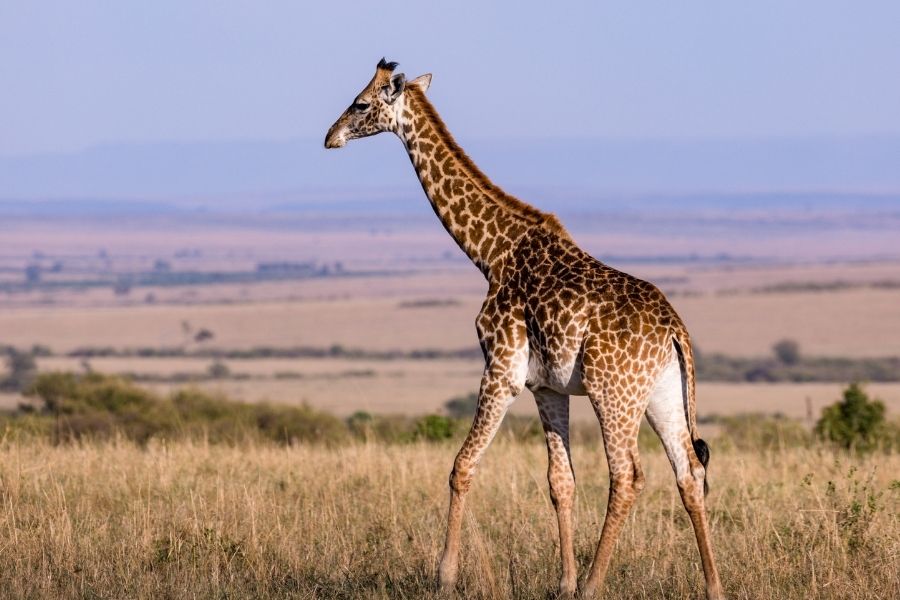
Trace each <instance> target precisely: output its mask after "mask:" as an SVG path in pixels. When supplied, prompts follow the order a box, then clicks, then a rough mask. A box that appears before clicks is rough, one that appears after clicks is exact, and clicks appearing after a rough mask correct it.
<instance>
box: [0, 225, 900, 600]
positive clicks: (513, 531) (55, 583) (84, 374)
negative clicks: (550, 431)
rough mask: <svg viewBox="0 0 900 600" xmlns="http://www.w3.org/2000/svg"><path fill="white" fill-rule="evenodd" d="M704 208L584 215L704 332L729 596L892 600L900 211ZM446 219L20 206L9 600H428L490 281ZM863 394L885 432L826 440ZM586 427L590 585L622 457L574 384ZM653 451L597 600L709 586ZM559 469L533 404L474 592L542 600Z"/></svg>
mask: <svg viewBox="0 0 900 600" xmlns="http://www.w3.org/2000/svg"><path fill="white" fill-rule="evenodd" d="M420 216H421V215H420ZM425 217H428V219H426V218H425ZM563 217H564V218H563V220H564V221H566V218H565V215H563ZM681 218H687V217H681ZM690 219H691V220H690V222H689V223H687V224H685V226H684V227H675V228H673V227H672V224H671V223H672V221H671V219H667V218H663V217H659V216H653V215H646V214H631V215H630V216H627V215H626V216H624V217H623V216H619V217H616V218H615V219H612V218H611V217H609V215H606V216H604V217H603V218H601V217H596V216H595V217H592V218H587V217H581V218H571V219H569V220H570V221H572V222H574V223H575V224H576V225H575V226H574V227H573V235H574V237H575V239H576V240H577V241H579V242H581V243H582V244H583V245H585V246H586V247H587V248H588V249H589V250H591V251H592V252H593V253H594V254H595V255H597V256H598V257H600V258H603V259H605V260H606V261H607V262H609V263H610V264H612V265H613V266H616V267H619V268H622V269H624V270H626V271H629V272H631V273H633V274H635V275H638V276H641V277H643V278H645V279H648V280H650V281H652V282H654V283H656V284H657V285H659V286H660V287H661V288H662V289H663V290H664V291H665V292H666V293H667V294H668V295H669V297H670V299H671V301H672V303H673V304H674V306H675V307H676V309H677V310H678V311H679V313H680V314H682V316H683V317H684V318H685V320H686V322H687V324H688V327H689V328H690V330H691V331H692V334H693V336H694V340H695V343H696V344H697V346H698V347H699V349H700V354H701V364H700V371H699V388H698V413H699V417H700V421H701V424H700V430H701V433H702V434H703V437H704V438H706V439H707V440H708V441H709V443H710V446H711V448H712V460H711V463H710V467H709V478H710V485H711V489H710V495H709V497H708V506H709V510H710V515H711V522H712V530H713V537H714V542H715V546H716V551H717V554H718V559H719V563H720V564H719V566H720V570H721V574H722V578H723V582H724V584H725V589H726V592H727V593H728V595H729V597H733V598H835V599H837V598H894V597H900V543H898V540H900V456H898V454H897V448H898V443H897V441H896V439H893V438H891V437H890V436H892V435H893V436H895V432H896V431H897V429H896V422H897V415H898V411H900V359H898V358H897V357H898V356H900V246H898V244H897V240H898V239H900V235H898V234H900V217H898V216H897V214H895V213H889V214H886V215H885V214H879V215H874V216H873V215H872V214H866V213H865V212H864V211H863V213H861V214H860V215H852V214H851V215H848V214H847V213H845V212H837V213H834V214H824V215H823V214H816V215H813V216H810V215H807V214H806V213H804V212H803V211H796V212H783V213H780V214H776V215H775V216H771V215H769V216H766V217H763V216H760V214H757V212H753V211H745V212H743V213H738V214H736V215H728V216H723V215H722V214H705V213H704V214H694V215H691V216H690ZM432 220H433V217H430V216H428V215H424V216H421V219H419V217H415V218H406V217H402V218H401V217H393V216H385V215H376V216H374V217H372V218H371V219H360V218H353V219H351V218H337V217H334V216H327V217H319V218H311V217H310V218H300V217H297V216H296V215H295V214H290V215H256V216H254V217H253V218H252V219H251V218H247V217H240V218H238V217H233V216H228V215H222V216H219V217H218V218H217V219H210V218H209V216H208V215H203V216H202V217H197V216H192V214H186V215H184V214H175V215H171V214H163V215H158V216H154V217H152V218H146V217H142V218H140V219H134V218H131V217H128V216H127V215H126V216H120V217H116V218H115V219H113V218H112V217H110V216H109V215H102V216H97V215H94V216H89V217H84V218H79V219H67V218H59V219H43V218H42V219H33V218H29V217H27V216H26V217H22V216H19V217H16V218H14V219H13V218H10V219H6V220H5V221H4V225H2V227H3V228H4V229H3V231H2V233H3V235H2V236H0V346H2V347H3V352H4V365H5V366H4V367H3V370H2V371H0V380H2V385H0V387H2V390H0V405H2V408H3V410H4V411H5V413H4V414H3V416H2V427H3V433H2V438H0V502H2V505H3V508H2V511H0V590H2V591H0V595H2V596H4V597H14V598H53V597H64V598H69V597H78V598H213V597H215V598H238V597H264V598H265V597H271V598H290V597H297V598H370V597H371V598H419V597H437V592H436V590H435V586H434V581H435V577H436V563H437V558H438V556H439V553H440V549H441V545H442V543H443V527H444V519H445V511H446V504H447V476H448V474H449V470H450V467H451V465H452V461H453V456H454V454H455V452H456V450H457V448H458V445H459V443H460V441H461V436H463V435H464V433H465V429H466V427H467V419H470V415H471V410H472V401H473V399H472V398H471V393H472V392H474V391H476V390H477V387H478V381H479V378H480V371H481V363H480V356H479V350H478V347H477V342H476V339H475V333H474V325H473V321H474V317H475V314H476V313H477V311H478V309H479V307H480V303H481V298H482V297H483V294H484V291H485V289H484V288H485V284H484V282H483V280H481V279H480V275H479V274H478V273H477V271H476V270H475V269H474V267H471V265H469V264H467V263H466V262H464V258H463V257H461V255H460V254H459V253H458V251H457V250H456V249H455V247H453V246H452V242H451V241H450V240H449V239H445V234H444V232H443V231H441V230H440V226H439V224H437V223H436V222H432ZM610 223H612V225H615V226H614V227H613V226H612V225H611V224H610ZM725 249H727V251H728V253H727V254H726V253H723V252H724V251H725ZM853 382H859V383H861V384H862V389H863V390H865V392H866V393H867V394H868V395H869V396H870V397H873V398H878V399H880V400H881V401H882V402H883V405H884V406H885V421H886V423H887V424H888V427H887V429H885V431H887V432H888V433H886V434H884V435H886V436H888V439H886V440H885V439H883V440H881V441H880V442H879V443H876V444H874V446H875V448H874V449H872V448H866V449H863V448H860V447H852V448H850V449H849V450H848V449H846V448H842V447H840V446H839V445H836V444H833V443H830V442H828V441H827V440H823V439H821V436H818V435H817V434H816V433H815V431H814V426H815V424H816V422H817V421H818V420H819V418H820V417H821V415H822V411H823V409H824V408H825V407H826V406H828V405H831V404H832V403H835V402H837V401H838V400H840V399H841V395H842V392H843V390H844V389H845V388H846V387H847V386H848V385H849V384H850V383H853ZM572 418H573V456H574V462H575V473H576V480H577V483H578V494H577V504H576V510H575V519H576V530H577V535H576V556H577V561H578V563H579V570H580V573H581V574H582V575H583V574H584V573H585V572H586V570H587V569H588V567H589V565H590V560H591V557H592V555H593V550H594V546H595V544H596V542H597V539H598V538H599V532H600V527H601V525H602V522H603V515H604V512H605V506H606V493H607V490H608V475H607V473H606V466H605V458H604V454H603V447H602V440H601V439H600V437H599V427H598V426H597V423H596V418H595V417H594V415H593V412H592V410H591V409H590V407H589V405H588V403H587V401H586V399H583V398H573V399H572ZM864 450H865V451H864ZM641 451H642V458H643V463H644V470H645V471H646V475H647V485H646V488H645V490H644V492H643V494H642V495H641V497H640V499H639V501H638V502H637V505H636V508H635V510H634V512H633V514H632V515H631V517H630V518H629V521H628V523H627V525H626V527H625V529H624V531H623V534H622V537H621V539H620V541H619V544H618V547H617V550H616V552H615V554H614V558H613V565H612V567H611V569H610V573H609V576H608V578H607V582H606V586H605V592H604V594H605V595H604V597H609V598H661V597H662V598H686V597H691V598H693V597H697V598H699V597H702V595H703V586H702V583H703V578H702V573H701V571H700V564H699V558H698V556H697V550H696V546H695V543H694V538H693V533H692V531H691V528H690V523H689V521H688V520H687V518H686V514H685V513H684V510H683V509H682V507H681V503H680V499H679V496H678V492H677V488H676V486H675V483H674V478H673V476H672V473H671V469H670V467H669V465H668V461H667V459H666V456H665V454H664V452H663V451H662V450H661V448H660V446H659V444H658V442H656V441H655V438H654V437H653V434H652V432H649V431H648V432H643V433H642V437H641ZM546 460H547V459H546V452H545V450H544V447H543V435H542V433H541V430H540V426H539V423H537V421H536V410H535V408H534V402H533V401H532V399H531V398H530V396H529V394H527V393H525V394H523V396H522V397H521V398H519V399H518V400H517V401H516V403H515V404H514V405H513V408H512V419H511V422H510V424H509V425H508V426H507V427H506V428H505V429H504V430H503V431H502V432H501V434H500V435H499V437H498V439H497V441H496V442H495V444H494V445H493V446H492V447H491V448H490V449H489V451H488V453H487V455H486V458H485V459H484V461H483V463H482V465H481V467H480V469H479V473H478V476H477V478H476V481H475V484H474V486H473V491H472V492H471V494H470V495H469V498H470V499H469V501H468V505H467V514H466V518H465V522H464V532H463V536H464V537H463V551H462V564H461V577H460V583H459V586H458V589H457V594H458V596H459V597H461V598H506V597H514V598H547V597H553V595H554V590H555V588H556V583H557V581H558V577H559V573H558V568H559V567H558V551H559V550H558V542H557V536H556V519H555V514H554V511H553V506H552V503H551V500H550V497H549V492H548V489H547V482H546Z"/></svg>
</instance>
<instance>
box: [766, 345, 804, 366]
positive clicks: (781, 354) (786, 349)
mask: <svg viewBox="0 0 900 600" xmlns="http://www.w3.org/2000/svg"><path fill="white" fill-rule="evenodd" d="M772 352H774V353H775V358H777V359H778V360H779V361H781V362H782V363H784V364H786V365H796V364H797V363H799V362H800V344H798V343H797V342H795V341H794V340H781V341H779V342H778V343H776V344H775V345H774V346H772Z"/></svg>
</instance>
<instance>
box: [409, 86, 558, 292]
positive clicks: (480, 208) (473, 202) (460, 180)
mask: <svg viewBox="0 0 900 600" xmlns="http://www.w3.org/2000/svg"><path fill="white" fill-rule="evenodd" d="M401 98H403V105H402V106H400V107H398V115H399V116H398V119H397V123H396V133H397V135H398V136H399V137H400V139H401V140H403V143H404V145H405V146H406V150H407V152H408V153H409V158H410V160H411V161H412V164H413V167H415V169H416V174H417V175H418V176H419V181H420V182H421V183H422V188H423V189H424V190H425V194H426V195H427V196H428V200H429V201H430V202H431V206H432V208H434V212H435V213H436V214H437V216H438V218H439V219H440V221H441V223H442V224H443V225H444V228H445V229H446V230H447V232H448V233H449V234H450V235H451V237H453V239H454V240H455V241H456V243H457V244H458V245H459V247H460V248H461V249H462V251H463V252H465V253H466V255H467V256H468V257H469V258H470V259H471V260H472V262H473V263H475V265H476V266H477V267H478V268H479V269H480V270H481V272H482V273H484V275H485V277H486V278H488V279H491V277H492V274H493V275H495V276H496V274H497V273H498V271H499V266H500V265H501V264H502V263H503V261H504V260H505V259H506V258H507V256H508V254H509V252H510V251H511V250H513V249H514V248H515V247H516V246H517V245H518V243H519V242H520V241H521V240H522V239H523V238H524V237H525V236H526V235H528V234H529V232H531V231H534V229H535V228H542V229H548V230H550V231H554V232H556V233H557V234H559V235H561V236H563V237H567V234H566V233H565V229H563V227H562V225H561V224H560V223H559V221H558V220H557V219H556V217H555V216H553V215H550V214H547V213H543V212H541V211H539V210H537V209H536V208H534V207H533V206H530V205H528V204H526V203H524V202H521V201H520V200H517V199H516V198H514V197H512V196H510V195H508V194H506V193H505V192H504V191H503V190H501V189H500V188H498V187H497V186H495V185H494V184H493V183H492V182H491V180H490V179H488V178H487V177H486V176H485V175H484V174H483V173H482V172H481V171H480V170H479V169H478V167H477V166H476V165H475V163H474V162H472V160H471V159H470V158H469V157H468V156H466V154H465V152H463V150H462V148H460V147H459V145H458V144H457V143H456V140H454V139H453V136H452V135H450V132H449V131H448V130H447V127H446V126H445V125H444V123H443V121H441V118H440V117H439V116H438V114H437V111H435V109H434V107H433V106H432V105H431V103H430V102H429V101H428V99H427V98H426V97H425V94H424V93H423V92H421V91H420V90H418V89H417V88H414V87H413V86H409V87H407V89H406V91H405V92H404V94H403V96H402V97H401Z"/></svg>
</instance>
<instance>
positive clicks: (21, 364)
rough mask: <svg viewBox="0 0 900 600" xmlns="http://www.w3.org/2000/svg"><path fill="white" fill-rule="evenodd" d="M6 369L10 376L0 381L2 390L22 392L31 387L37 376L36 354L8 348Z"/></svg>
mask: <svg viewBox="0 0 900 600" xmlns="http://www.w3.org/2000/svg"><path fill="white" fill-rule="evenodd" d="M5 350H6V368H7V369H8V370H9V374H8V375H7V376H6V377H5V378H4V379H3V380H0V390H6V391H11V392H22V391H24V390H26V389H28V387H29V386H30V385H31V383H32V382H33V381H34V378H35V377H36V376H37V363H36V362H35V360H34V354H32V353H28V352H20V351H19V350H16V349H15V348H6V349H5Z"/></svg>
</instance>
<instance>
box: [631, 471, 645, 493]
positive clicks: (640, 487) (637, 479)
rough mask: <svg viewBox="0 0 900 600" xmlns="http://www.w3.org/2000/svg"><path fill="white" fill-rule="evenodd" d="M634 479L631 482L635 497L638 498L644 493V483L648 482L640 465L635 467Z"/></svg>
mask: <svg viewBox="0 0 900 600" xmlns="http://www.w3.org/2000/svg"><path fill="white" fill-rule="evenodd" d="M632 477H633V479H632V482H631V487H632V488H633V489H634V495H635V496H637V495H639V494H640V493H641V492H643V491H644V483H645V482H646V479H645V477H644V470H643V469H641V466H640V465H637V464H636V465H634V473H633V475H632Z"/></svg>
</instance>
